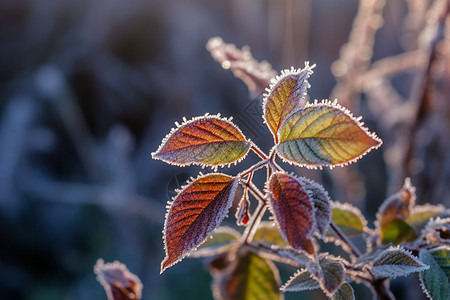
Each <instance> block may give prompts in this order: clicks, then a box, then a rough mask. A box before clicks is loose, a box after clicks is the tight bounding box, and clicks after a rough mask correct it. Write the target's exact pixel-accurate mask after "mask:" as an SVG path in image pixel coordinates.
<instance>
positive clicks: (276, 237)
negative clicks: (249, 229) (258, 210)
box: [253, 221, 287, 246]
mask: <svg viewBox="0 0 450 300" xmlns="http://www.w3.org/2000/svg"><path fill="white" fill-rule="evenodd" d="M253 240H254V241H255V242H258V241H261V242H266V243H269V244H275V245H278V246H287V243H286V241H285V240H284V238H283V237H282V236H281V233H280V230H279V229H278V227H277V226H275V224H274V222H270V221H264V222H261V223H260V224H259V226H258V229H257V230H256V232H255V235H254V236H253Z"/></svg>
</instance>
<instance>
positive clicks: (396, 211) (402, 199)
mask: <svg viewBox="0 0 450 300" xmlns="http://www.w3.org/2000/svg"><path fill="white" fill-rule="evenodd" d="M415 199H416V189H415V188H414V187H413V186H412V185H411V180H410V179H409V178H406V179H405V183H404V184H403V187H402V189H401V190H400V191H399V192H398V193H396V194H394V195H392V196H390V197H389V198H387V199H386V200H384V202H383V204H382V205H381V206H380V208H379V210H378V213H377V221H375V226H376V228H377V231H378V233H379V235H380V239H381V241H383V240H384V239H385V235H386V232H387V230H388V228H389V226H390V224H391V223H392V222H393V221H394V220H395V219H406V218H407V217H408V216H409V215H410V212H411V209H412V207H413V205H414V202H415Z"/></svg>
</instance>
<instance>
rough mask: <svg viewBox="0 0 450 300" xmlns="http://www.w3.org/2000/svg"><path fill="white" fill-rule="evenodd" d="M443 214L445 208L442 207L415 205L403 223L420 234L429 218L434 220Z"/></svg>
mask: <svg viewBox="0 0 450 300" xmlns="http://www.w3.org/2000/svg"><path fill="white" fill-rule="evenodd" d="M444 212H445V207H444V206H443V205H431V204H425V205H415V206H414V207H413V208H412V210H411V213H410V215H409V217H407V218H406V219H405V222H406V223H408V224H409V225H410V226H411V227H413V228H414V230H416V232H420V231H421V230H422V229H423V228H424V227H425V225H426V224H427V223H428V221H429V220H430V219H431V218H435V217H437V216H439V215H441V214H442V213H444Z"/></svg>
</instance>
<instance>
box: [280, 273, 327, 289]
mask: <svg viewBox="0 0 450 300" xmlns="http://www.w3.org/2000/svg"><path fill="white" fill-rule="evenodd" d="M319 288H320V284H319V282H317V280H315V279H314V278H313V277H312V276H311V273H309V272H308V270H306V269H301V270H298V271H297V272H296V273H295V274H294V275H292V276H291V278H289V280H288V282H286V283H285V284H284V285H283V286H282V287H281V288H280V289H281V291H283V292H300V291H306V290H315V289H319Z"/></svg>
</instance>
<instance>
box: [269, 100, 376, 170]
mask: <svg viewBox="0 0 450 300" xmlns="http://www.w3.org/2000/svg"><path fill="white" fill-rule="evenodd" d="M362 125H363V123H361V122H360V119H359V118H354V117H353V116H352V114H351V113H350V112H349V111H348V110H347V109H345V108H343V107H341V106H340V105H339V104H338V103H337V101H334V102H333V103H331V102H328V101H326V100H325V101H323V102H321V103H318V102H317V101H316V102H315V103H313V104H309V103H308V104H307V105H305V107H304V108H301V109H298V110H296V111H294V112H292V113H291V114H290V115H289V116H287V117H286V119H285V120H284V122H283V123H282V124H281V126H280V128H279V130H278V138H279V144H278V145H277V148H276V149H277V153H278V155H279V156H280V157H281V158H282V159H283V160H284V161H286V162H289V163H293V164H295V165H297V166H301V167H307V168H322V167H323V166H328V167H330V168H333V167H335V166H344V165H347V164H349V163H352V162H355V161H356V160H358V159H359V158H360V157H361V156H363V155H365V154H366V153H368V152H369V151H370V150H372V149H376V148H378V147H379V146H381V144H382V141H381V140H380V139H379V138H378V137H377V136H376V135H375V134H374V133H370V132H369V131H368V130H367V128H365V127H363V126H362Z"/></svg>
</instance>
